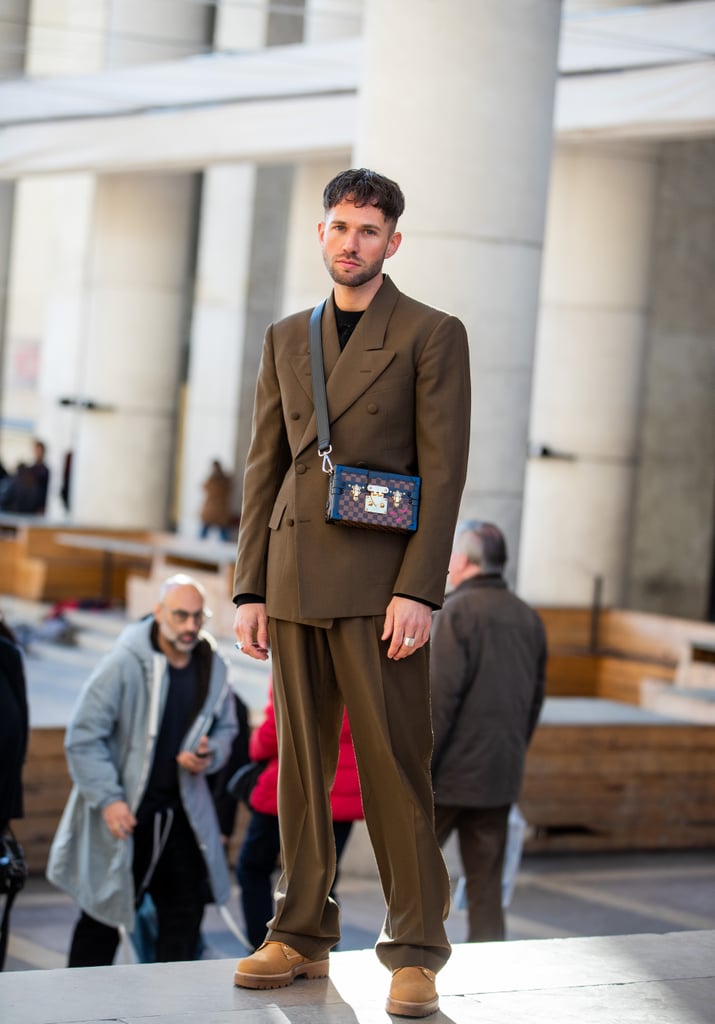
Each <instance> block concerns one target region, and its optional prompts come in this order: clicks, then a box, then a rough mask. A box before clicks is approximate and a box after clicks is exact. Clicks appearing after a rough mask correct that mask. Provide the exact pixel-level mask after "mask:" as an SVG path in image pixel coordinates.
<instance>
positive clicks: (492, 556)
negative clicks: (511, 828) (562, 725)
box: [431, 522, 546, 942]
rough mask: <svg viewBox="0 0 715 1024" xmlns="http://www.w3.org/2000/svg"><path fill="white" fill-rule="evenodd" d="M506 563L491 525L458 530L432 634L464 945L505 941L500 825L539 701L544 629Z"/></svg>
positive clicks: (439, 773) (443, 788)
mask: <svg viewBox="0 0 715 1024" xmlns="http://www.w3.org/2000/svg"><path fill="white" fill-rule="evenodd" d="M505 564H506V542H505V541H504V537H503V535H502V533H501V530H499V528H498V527H497V526H495V525H494V524H493V523H485V522H471V523H465V524H464V525H463V526H460V528H459V529H458V530H457V535H456V538H455V542H454V551H453V554H452V557H451V559H450V563H449V575H450V580H451V583H452V585H453V587H454V589H453V590H452V592H451V593H450V594H449V595H448V597H447V600H446V601H445V603H444V608H443V609H442V610H441V611H440V612H438V614H437V615H436V616H435V618H434V623H433V627H432V650H431V674H432V719H433V724H434V755H433V761H432V773H433V778H434V791H435V818H436V829H437V838H438V839H439V841H440V843H445V842H446V841H447V839H448V838H449V836H450V834H451V833H452V832H453V831H454V830H456V831H457V834H458V836H459V848H460V853H461V856H462V862H463V865H464V873H465V876H466V881H467V906H468V913H469V929H468V932H467V941H468V942H479V941H489V940H498V939H503V938H504V914H503V911H502V884H501V880H502V869H503V865H504V852H505V847H506V837H507V821H508V817H509V810H510V806H511V805H512V804H514V803H516V801H517V800H518V798H519V793H520V791H521V783H522V779H523V776H524V762H525V759H526V748H527V745H528V743H529V740H530V739H531V737H532V735H533V732H534V729H535V728H536V723H537V721H538V718H539V713H540V711H541V705H542V702H543V699H544V673H545V669H546V636H545V632H544V627H543V625H542V622H541V619H540V618H539V616H538V615H537V613H536V612H535V611H534V610H533V608H530V607H529V606H528V605H527V604H525V603H524V601H522V600H520V599H519V598H518V597H517V596H516V595H515V594H512V593H511V592H510V591H509V589H508V587H507V585H506V583H505V581H504V579H503V577H502V570H503V568H504V565H505Z"/></svg>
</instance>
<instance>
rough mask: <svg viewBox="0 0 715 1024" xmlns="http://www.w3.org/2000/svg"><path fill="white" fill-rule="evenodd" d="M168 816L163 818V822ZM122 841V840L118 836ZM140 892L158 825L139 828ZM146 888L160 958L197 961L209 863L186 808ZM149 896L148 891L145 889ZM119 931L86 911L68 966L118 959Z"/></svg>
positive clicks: (136, 852)
mask: <svg viewBox="0 0 715 1024" xmlns="http://www.w3.org/2000/svg"><path fill="white" fill-rule="evenodd" d="M164 821H165V817H164V816H162V824H163V823H164ZM118 841H119V840H118ZM133 842H134V861H133V873H134V890H135V892H136V893H137V895H139V893H140V890H141V886H142V882H143V881H144V878H145V876H146V873H147V870H148V868H149V865H150V863H151V857H152V851H153V847H154V823H153V821H150V822H148V823H147V824H146V825H138V826H137V827H136V829H135V830H134V836H133ZM146 892H148V893H150V894H151V898H152V900H153V901H154V905H155V906H156V913H157V920H158V927H159V930H158V935H157V940H156V960H157V962H162V963H165V962H168V961H175V960H194V959H195V957H196V950H197V948H198V940H199V932H200V929H201V920H202V918H203V913H204V906H205V904H206V903H207V902H208V901H209V900H210V898H211V896H210V892H209V887H208V882H207V875H206V865H205V863H204V859H203V857H202V855H201V851H200V850H199V847H198V845H197V843H196V839H195V838H194V833H193V831H192V828H191V826H190V824H189V822H188V820H187V818H186V815H185V814H184V812H183V810H182V809H179V810H178V811H177V812H176V815H175V817H174V821H173V823H172V826H171V831H170V832H169V836H168V839H167V841H166V845H165V847H164V849H163V851H162V854H161V856H160V858H159V861H158V863H157V865H156V867H155V869H154V872H153V874H152V876H151V879H150V881H149V883H148V884H147V885H146ZM142 895H143V893H142ZM118 945H119V931H118V929H117V928H112V927H111V926H110V925H106V924H103V923H102V922H101V921H97V920H96V919H95V918H93V917H90V915H89V914H87V913H85V912H84V911H83V912H82V914H81V915H80V918H79V920H78V921H77V924H76V925H75V929H74V934H73V936H72V944H71V946H70V954H69V962H68V965H67V966H68V967H103V966H108V965H109V964H111V963H113V962H114V956H115V954H116V952H117V946H118Z"/></svg>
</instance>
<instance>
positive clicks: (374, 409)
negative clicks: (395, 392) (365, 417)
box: [367, 402, 377, 416]
mask: <svg viewBox="0 0 715 1024" xmlns="http://www.w3.org/2000/svg"><path fill="white" fill-rule="evenodd" d="M367 411H368V412H369V413H370V414H371V415H372V416H374V415H375V413H376V412H377V406H376V405H375V403H374V402H370V404H369V405H368V407H367Z"/></svg>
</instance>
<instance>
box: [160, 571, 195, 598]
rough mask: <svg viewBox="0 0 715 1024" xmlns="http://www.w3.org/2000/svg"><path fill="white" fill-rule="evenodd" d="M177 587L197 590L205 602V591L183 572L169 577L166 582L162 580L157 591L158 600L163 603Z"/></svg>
mask: <svg viewBox="0 0 715 1024" xmlns="http://www.w3.org/2000/svg"><path fill="white" fill-rule="evenodd" d="M177 587H193V588H194V590H198V592H199V593H200V594H201V597H202V598H203V599H204V601H205V600H206V591H205V589H204V588H203V586H202V585H201V584H200V583H199V581H198V580H195V579H194V577H193V576H189V575H188V574H187V573H185V572H177V573H175V575H174V576H169V578H168V579H167V580H164V582H163V583H162V585H161V589H160V590H159V600H160V601H161V602H162V603H163V601H164V598H165V597H166V595H167V594H168V593H169V592H170V591H172V590H175V589H176V588H177Z"/></svg>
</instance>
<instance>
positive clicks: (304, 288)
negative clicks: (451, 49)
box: [281, 0, 364, 316]
mask: <svg viewBox="0 0 715 1024" xmlns="http://www.w3.org/2000/svg"><path fill="white" fill-rule="evenodd" d="M363 8H364V3H363V2H361V0H334V2H333V3H331V4H330V7H329V8H328V7H326V5H325V4H324V3H323V2H322V0H307V3H306V13H305V39H306V42H311V43H315V42H325V41H327V40H330V39H342V38H345V37H350V36H356V35H360V33H361V32H362V28H363ZM351 165H352V153H350V152H348V151H346V153H345V155H344V156H343V157H342V158H340V159H338V160H314V161H311V162H310V163H303V164H300V165H299V166H298V167H296V169H295V176H294V179H293V195H292V198H291V208H290V221H289V224H288V232H287V235H288V243H287V249H286V272H285V284H284V288H283V298H282V303H281V315H282V316H287V315H288V314H289V313H294V312H295V311H296V310H299V309H305V308H306V307H307V306H310V305H314V304H315V303H316V302H318V301H319V300H320V299H321V298H323V297H324V296H325V295H326V293H327V292H328V290H329V286H330V281H329V279H328V278H327V276H326V273H325V266H324V264H323V260H322V257H321V254H320V247H319V245H318V223H319V221H321V220H322V215H323V204H322V195H323V189H324V188H325V186H326V184H327V183H328V182H329V181H330V179H331V178H332V177H334V176H335V175H336V174H337V173H338V172H339V171H342V170H344V169H345V168H346V167H350V166H351Z"/></svg>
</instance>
